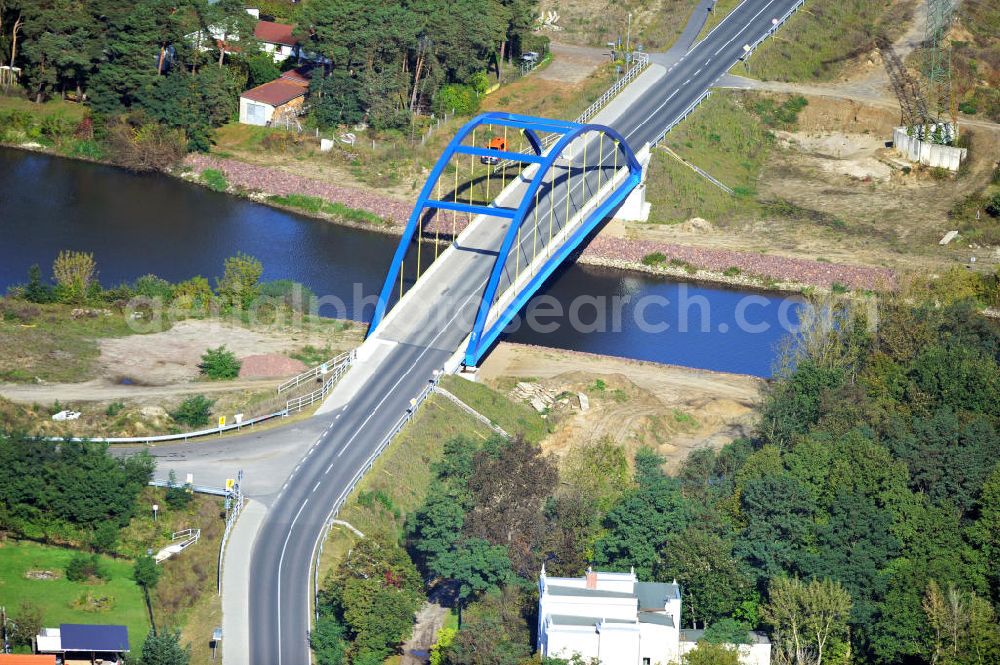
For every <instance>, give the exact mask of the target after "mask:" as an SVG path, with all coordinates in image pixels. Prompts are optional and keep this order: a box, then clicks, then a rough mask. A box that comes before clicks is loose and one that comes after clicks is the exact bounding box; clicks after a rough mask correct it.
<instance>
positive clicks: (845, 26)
mask: <svg viewBox="0 0 1000 665" xmlns="http://www.w3.org/2000/svg"><path fill="white" fill-rule="evenodd" d="M739 4H740V0H719V1H718V2H717V3H716V5H715V9H714V11H713V12H712V14H711V15H710V16H709V18H708V22H707V23H706V24H705V28H704V29H703V30H702V34H701V36H702V37H704V36H705V35H707V34H708V32H709V31H711V30H712V28H714V27H715V26H717V25H718V24H719V23H721V22H722V21H723V20H724V19H725V17H726V16H727V15H728V14H729V13H730V12H731V11H732V10H733V9H735V8H736V6H737V5H739ZM914 4H915V2H913V0H894V1H892V2H888V3H880V2H870V1H869V0H845V1H844V2H812V1H811V0H807V1H806V4H805V5H804V6H803V7H801V8H800V9H799V11H797V12H795V14H793V15H792V17H791V18H790V19H789V20H788V22H787V23H785V25H783V26H782V27H781V28H780V29H779V31H778V33H777V34H776V36H775V37H774V38H773V39H769V40H767V41H766V42H765V43H764V44H762V45H761V46H760V47H759V48H758V49H757V51H756V52H754V54H753V56H752V57H751V58H750V60H749V62H748V63H747V66H744V65H743V64H742V63H741V64H737V65H736V66H735V67H734V68H733V73H734V74H740V75H744V76H752V77H754V78H761V79H765V80H778V81H828V80H832V79H834V78H836V77H837V76H838V75H840V74H841V73H842V72H843V71H844V66H845V65H847V64H848V63H849V62H850V61H851V60H852V58H855V57H857V56H859V55H861V54H863V53H866V52H868V51H870V50H872V49H873V48H874V39H875V36H876V35H877V34H885V35H887V36H888V37H889V38H890V39H893V38H895V37H897V36H899V35H901V34H903V32H905V30H906V28H907V26H908V19H909V17H911V16H912V12H913V6H914Z"/></svg>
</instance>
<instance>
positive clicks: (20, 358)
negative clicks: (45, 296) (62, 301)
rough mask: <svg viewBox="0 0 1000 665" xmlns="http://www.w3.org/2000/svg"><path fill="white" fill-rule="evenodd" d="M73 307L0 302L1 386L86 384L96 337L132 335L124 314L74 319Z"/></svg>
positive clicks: (93, 361)
mask: <svg viewBox="0 0 1000 665" xmlns="http://www.w3.org/2000/svg"><path fill="white" fill-rule="evenodd" d="M74 309H76V308H75V307H74V306H72V305H36V304H28V303H18V302H15V301H12V300H9V299H0V348H2V349H4V353H2V354H0V382H14V383H30V382H34V381H38V380H40V381H45V382H49V383H61V382H72V381H85V380H87V379H89V378H92V377H93V372H94V367H95V364H96V361H97V358H98V356H99V355H100V349H99V346H98V340H99V339H101V338H108V337H122V336H125V335H132V334H134V332H133V330H132V329H131V328H130V327H129V325H128V321H126V319H125V317H124V316H121V315H118V316H115V315H110V316H104V315H97V316H73V314H72V312H73V310H74ZM109 312H110V310H109Z"/></svg>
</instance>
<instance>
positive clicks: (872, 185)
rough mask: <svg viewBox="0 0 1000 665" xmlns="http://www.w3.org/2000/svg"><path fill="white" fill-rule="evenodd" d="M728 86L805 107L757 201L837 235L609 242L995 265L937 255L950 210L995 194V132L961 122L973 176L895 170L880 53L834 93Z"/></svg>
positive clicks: (749, 228)
mask: <svg viewBox="0 0 1000 665" xmlns="http://www.w3.org/2000/svg"><path fill="white" fill-rule="evenodd" d="M924 11H925V8H924V6H923V4H921V3H918V5H917V7H916V11H915V12H914V16H913V19H912V21H911V23H910V25H909V27H908V29H907V31H906V32H905V33H904V34H903V35H902V36H901V37H900V38H899V39H898V40H897V41H896V43H895V45H894V47H895V50H896V52H897V54H898V55H899V56H900V58H906V56H907V55H908V54H909V53H911V52H912V51H913V50H914V48H916V47H918V46H919V44H920V42H921V41H922V39H923V32H924ZM752 70H753V61H752V60H751V73H752ZM721 83H722V86H723V87H732V88H738V89H748V90H755V91H763V92H775V93H783V94H799V95H803V96H805V97H806V98H807V99H808V101H809V105H808V106H807V107H806V108H805V109H804V110H803V111H802V113H801V114H800V116H799V123H798V131H796V132H780V133H778V135H779V148H778V150H776V151H775V154H774V155H773V157H772V158H771V159H770V160H769V162H768V164H766V165H765V167H764V169H763V171H762V172H761V175H760V179H759V181H758V185H757V189H758V192H759V193H760V197H761V198H762V199H768V200H785V201H789V202H791V203H793V204H795V205H797V206H800V207H802V208H805V209H808V210H814V211H817V212H818V213H822V214H825V215H827V216H828V219H830V220H834V221H833V223H832V224H822V223H820V224H812V223H808V224H807V223H803V222H802V221H801V220H798V219H791V220H789V219H780V218H774V217H771V218H768V217H765V218H762V219H754V220H751V221H733V222H729V223H723V224H716V225H715V228H710V229H708V230H706V229H703V228H697V229H691V228H686V227H685V225H683V224H681V225H673V226H664V225H643V224H634V223H628V224H626V225H624V226H619V227H609V228H608V229H605V231H603V232H602V234H609V235H611V236H614V235H618V236H620V237H634V238H637V239H641V240H656V241H667V242H675V243H682V244H690V245H695V246H705V247H710V248H717V249H728V250H740V251H750V252H761V253H770V254H777V255H783V256H789V257H794V258H806V259H813V260H817V259H818V260H823V261H831V262H834V263H861V264H867V265H875V266H883V267H888V268H893V269H895V270H903V271H915V272H920V271H926V270H928V269H930V270H932V271H936V270H939V269H942V268H946V267H947V266H950V265H955V264H956V263H968V262H969V259H970V257H972V256H975V257H976V262H977V264H978V265H980V266H982V265H987V264H991V263H996V262H998V261H1000V250H995V249H994V248H970V247H968V246H967V245H964V244H962V243H953V244H952V245H950V246H948V247H940V246H939V245H938V240H939V239H940V238H941V237H942V236H943V235H944V234H945V233H946V232H947V231H949V230H951V229H952V226H951V225H952V222H950V221H949V219H948V211H949V210H950V209H951V207H952V206H953V205H954V203H955V202H956V201H959V200H961V199H963V198H965V197H966V196H968V195H969V194H971V193H973V192H974V191H976V190H978V189H979V188H980V187H982V186H983V185H984V184H985V183H986V182H988V179H989V177H990V174H991V173H992V170H993V167H994V164H995V160H996V155H997V154H998V152H1000V125H998V124H996V123H991V122H988V121H984V120H979V119H975V118H967V117H960V119H959V124H960V127H962V131H963V132H964V133H966V134H968V135H969V136H970V137H971V139H972V145H973V148H972V151H971V153H970V154H971V157H970V164H969V169H968V173H966V174H964V175H963V176H961V177H960V178H958V179H955V180H944V181H936V180H934V179H933V178H930V177H929V176H927V174H917V173H914V174H911V175H903V174H902V173H900V172H899V171H895V170H892V169H891V168H890V167H889V164H890V163H891V162H892V161H893V160H894V159H895V160H896V161H897V162H898V161H899V158H898V157H897V156H895V155H894V154H893V153H892V152H891V150H887V149H886V148H884V142H885V141H887V140H890V139H891V138H892V129H893V127H895V126H897V125H898V124H899V121H900V112H899V104H898V102H897V101H896V97H895V95H894V93H893V92H892V89H891V86H890V84H889V79H888V76H887V75H886V73H885V68H884V66H883V63H882V59H881V56H880V55H879V54H878V53H877V52H874V51H873V52H870V53H866V54H863V55H861V56H860V57H858V58H857V59H856V60H855V61H854V62H852V63H851V64H850V65H849V66H847V67H845V68H844V76H842V77H841V78H840V79H839V80H837V81H831V82H819V83H786V82H781V81H758V80H754V79H750V78H745V77H742V76H733V75H727V76H726V77H725V78H724V79H723V80H722V82H721ZM842 223H843V225H842Z"/></svg>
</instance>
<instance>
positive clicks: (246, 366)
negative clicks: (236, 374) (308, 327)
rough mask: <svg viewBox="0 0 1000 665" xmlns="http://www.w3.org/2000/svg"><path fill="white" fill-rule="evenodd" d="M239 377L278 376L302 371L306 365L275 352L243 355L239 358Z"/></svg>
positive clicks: (305, 368)
mask: <svg viewBox="0 0 1000 665" xmlns="http://www.w3.org/2000/svg"><path fill="white" fill-rule="evenodd" d="M240 362H241V363H242V364H241V365H240V378H241V379H257V378H269V379H271V378H278V377H285V376H293V375H295V374H299V373H300V372H304V371H306V370H307V369H309V368H308V367H306V364H305V363H304V362H302V361H301V360H296V359H295V358H288V357H286V356H281V355H278V354H276V353H266V354H258V355H253V356H245V357H243V358H241V359H240Z"/></svg>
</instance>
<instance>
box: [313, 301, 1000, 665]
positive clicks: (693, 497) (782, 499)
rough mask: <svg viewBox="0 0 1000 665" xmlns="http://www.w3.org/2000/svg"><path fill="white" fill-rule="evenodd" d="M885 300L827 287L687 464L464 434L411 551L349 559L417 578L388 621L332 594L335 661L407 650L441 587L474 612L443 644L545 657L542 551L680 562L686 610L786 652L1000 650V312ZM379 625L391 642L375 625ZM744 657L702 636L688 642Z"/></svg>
mask: <svg viewBox="0 0 1000 665" xmlns="http://www.w3.org/2000/svg"><path fill="white" fill-rule="evenodd" d="M876 309H877V318H878V321H877V325H874V323H875V322H874V321H871V320H870V319H869V317H870V316H871V313H870V312H861V311H856V310H855V309H854V308H851V307H849V306H845V305H834V306H831V308H830V309H829V316H828V317H827V318H826V320H825V323H821V322H818V321H817V322H815V324H814V325H811V326H809V327H808V332H807V333H805V334H803V335H802V336H801V338H800V339H798V340H796V342H795V343H794V344H793V345H791V346H790V348H789V350H788V353H787V354H786V356H785V358H786V361H787V362H786V365H785V366H784V367H783V369H782V370H781V371H780V372H779V374H778V376H777V378H776V379H775V380H774V381H773V382H772V383H771V384H770V385H769V386H768V388H767V389H766V393H765V395H764V397H763V399H762V402H761V404H760V406H759V414H760V421H759V424H758V426H757V428H756V431H755V433H754V436H753V437H751V438H749V439H742V440H737V441H734V442H732V443H730V444H728V445H727V446H725V447H724V448H722V449H721V450H717V451H716V450H711V449H701V450H696V451H694V452H692V453H691V454H690V455H689V456H688V458H687V459H686V460H685V462H684V463H683V464H682V466H681V468H680V469H679V470H678V471H677V472H676V473H675V474H673V475H667V474H665V473H664V471H663V459H662V458H660V457H659V456H658V455H657V454H656V453H655V452H653V451H652V450H649V449H642V450H640V451H639V452H638V453H637V454H636V455H635V457H634V459H633V460H629V459H628V457H627V455H626V453H625V450H624V449H623V448H622V447H620V446H617V445H615V444H613V443H610V442H607V441H604V442H598V443H593V444H589V445H586V446H580V447H577V448H575V449H574V450H573V451H572V452H571V453H570V455H569V457H568V458H567V459H566V460H564V461H563V462H562V463H561V464H559V465H558V466H557V465H556V464H555V463H554V461H553V460H551V459H549V458H547V457H545V456H544V455H542V453H541V451H540V449H539V448H538V446H536V445H534V444H532V443H529V442H527V441H525V440H524V439H523V438H520V437H515V438H513V439H510V440H508V439H503V438H500V437H497V438H493V439H490V440H488V441H485V442H482V441H476V440H472V439H467V438H462V437H459V438H456V439H452V440H450V441H448V442H446V444H445V446H444V454H443V458H442V459H441V461H440V462H437V463H435V464H434V466H433V472H434V476H435V479H434V481H433V482H432V483H431V485H430V489H429V492H428V495H427V497H426V499H425V501H424V504H423V505H422V506H421V507H420V508H419V509H418V510H416V511H414V512H413V513H412V514H410V515H408V516H407V529H406V532H405V533H404V534H401V536H400V538H399V540H398V541H394V542H389V543H381V544H379V546H378V547H379V548H380V550H382V551H385V552H391V553H392V555H391V557H388V556H387V555H384V558H385V560H386V561H388V560H390V559H391V560H392V561H393V562H395V563H393V564H391V565H389V564H385V566H384V567H383V568H382V569H380V570H382V571H383V572H381V573H380V574H379V575H371V574H365V575H361V574H358V573H348V572H347V570H345V569H342V570H341V572H340V573H338V575H340V576H343V575H347V574H350V575H353V576H355V577H356V578H357V579H358V580H364V584H368V585H373V586H377V587H379V588H380V591H379V593H392V594H396V595H397V596H398V597H399V599H402V598H404V597H405V602H403V601H402V600H400V602H399V603H398V605H396V606H395V607H397V608H398V612H397V613H396V614H395V615H394V617H395V618H394V619H393V621H394V623H393V626H392V628H391V629H389V628H388V627H386V626H380V627H379V628H378V629H377V630H376V629H375V628H374V627H373V626H374V624H368V623H366V622H368V621H369V620H373V619H372V616H369V614H370V613H374V611H375V608H376V607H378V608H382V607H384V606H385V604H382V603H380V604H378V605H373V606H369V605H368V604H367V602H368V601H367V600H366V601H364V603H362V604H363V606H364V608H368V609H361V610H359V609H358V608H359V607H360V606H359V605H358V604H357V603H359V602H361V601H351V600H349V599H348V600H345V599H344V598H346V597H344V596H342V597H341V599H339V600H330V601H329V602H326V603H324V604H322V605H321V610H322V612H321V614H322V618H321V620H320V622H319V623H318V624H317V632H316V633H315V634H314V636H313V642H314V647H316V651H317V656H318V659H319V662H321V663H324V664H329V663H346V662H351V663H359V662H375V659H376V656H375V655H373V656H370V657H369V656H367V655H365V654H368V653H373V654H377V658H384V657H386V656H388V655H390V654H391V653H392V652H393V650H394V649H395V648H397V646H398V644H399V643H400V641H401V640H403V639H405V637H406V636H407V635H408V633H409V628H410V624H411V621H412V612H413V611H414V609H416V607H418V606H419V604H420V600H421V598H422V594H425V593H428V592H431V591H432V592H433V593H434V595H435V598H446V599H447V598H451V599H453V601H454V603H455V605H456V606H458V607H459V608H461V617H462V622H461V627H460V629H459V630H457V631H454V630H450V629H449V630H445V631H442V633H441V634H440V640H439V643H438V645H437V646H436V647H435V651H434V654H435V655H434V658H435V660H434V661H433V662H436V663H438V664H439V665H440V664H444V663H455V664H458V663H463V664H469V663H474V664H476V663H493V664H509V665H517V664H519V663H527V662H529V661H530V660H531V658H532V651H533V643H532V639H533V627H534V626H535V625H536V623H535V622H536V617H535V616H534V613H535V612H536V607H537V590H536V589H537V587H536V580H537V576H538V573H539V570H540V567H541V564H542V563H544V564H545V566H546V569H547V571H548V573H549V574H550V575H568V576H579V575H580V574H582V572H583V570H584V569H585V568H586V567H587V566H588V565H593V566H595V567H597V568H599V569H608V570H620V571H627V570H629V569H630V568H634V569H635V571H636V574H637V575H638V576H639V578H640V579H642V580H650V581H664V582H669V581H672V580H673V579H675V578H676V579H677V580H678V582H679V583H680V584H681V586H682V589H683V607H684V610H683V617H682V621H683V624H682V626H683V627H684V628H706V633H705V639H706V641H711V642H717V643H718V642H725V643H732V642H740V641H744V640H745V639H746V638H747V631H749V630H751V629H755V630H763V631H766V632H767V633H768V634H769V636H770V638H771V640H772V643H773V659H774V662H775V663H777V664H779V665H786V664H787V665H821V664H822V663H833V664H844V665H846V664H848V663H871V664H873V665H881V664H886V665H888V664H890V663H900V662H910V663H932V664H935V665H936V664H949V665H964V664H969V665H972V664H974V663H986V662H996V661H998V660H1000V625H998V623H997V608H998V604H1000V573H998V570H1000V568H998V567H997V561H1000V464H998V462H997V460H998V459H1000V429H998V428H1000V400H998V399H997V397H998V395H1000V364H998V361H1000V332H998V329H997V326H996V324H995V323H992V322H990V321H989V320H988V319H985V318H983V317H982V316H980V315H979V314H978V311H977V309H976V307H975V306H974V305H973V304H972V303H971V302H968V301H962V302H956V303H952V304H948V305H941V304H939V303H934V302H932V303H929V304H924V305H917V306H914V305H913V304H912V302H908V301H904V300H903V299H899V300H894V299H891V298H890V299H887V300H885V301H884V302H882V303H881V304H880V305H879V306H878V307H877V308H876ZM366 547H370V545H369V546H366ZM352 565H353V564H352ZM413 566H415V567H416V568H415V569H414V567H413ZM390 569H391V571H392V572H387V571H389V570H390ZM414 570H416V571H419V572H420V574H421V576H422V577H423V580H424V582H425V583H426V584H425V586H424V590H423V591H421V590H420V589H419V587H418V585H417V584H415V583H414ZM342 579H343V578H342V577H338V578H337V580H338V581H337V584H331V585H328V586H327V588H328V589H336V588H343V589H347V588H348V586H349V585H345V584H342V583H341V581H340V580H342ZM359 583H360V582H359ZM329 593H332V594H334V595H336V594H337V593H340V592H337V591H330V592H329ZM344 593H346V591H344ZM360 597H362V596H359V598H360ZM379 620H380V621H381V620H387V619H386V618H385V616H384V614H383V615H382V616H381V618H380V619H379ZM373 632H374V633H378V634H379V635H381V636H382V637H381V638H380V639H381V641H380V642H379V645H378V648H377V649H375V650H371V648H370V646H368V645H369V643H368V642H365V641H364V640H361V641H360V642H359V638H360V636H362V635H368V634H371V633H373ZM366 639H367V638H366ZM487 654H488V655H487ZM734 659H735V654H734V652H731V651H726V649H725V648H724V647H720V646H718V645H710V644H706V645H705V648H704V649H702V648H701V647H699V649H698V650H696V652H694V653H693V654H692V655H691V656H689V657H688V660H687V662H688V663H689V664H690V665H695V664H700V663H716V664H721V663H728V662H735V660H734ZM556 662H558V661H553V665H554V664H555V663H556Z"/></svg>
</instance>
